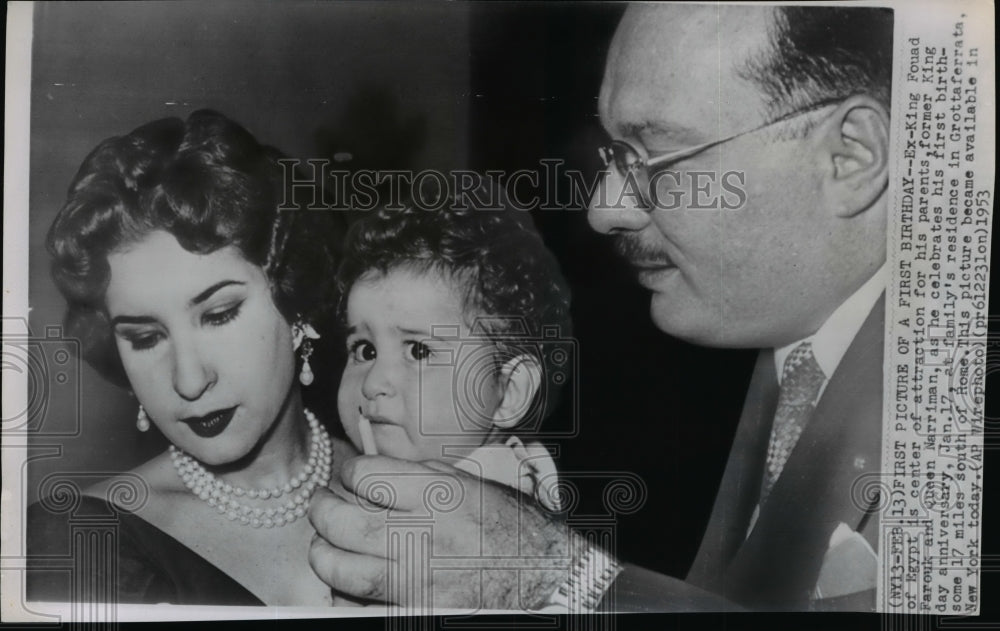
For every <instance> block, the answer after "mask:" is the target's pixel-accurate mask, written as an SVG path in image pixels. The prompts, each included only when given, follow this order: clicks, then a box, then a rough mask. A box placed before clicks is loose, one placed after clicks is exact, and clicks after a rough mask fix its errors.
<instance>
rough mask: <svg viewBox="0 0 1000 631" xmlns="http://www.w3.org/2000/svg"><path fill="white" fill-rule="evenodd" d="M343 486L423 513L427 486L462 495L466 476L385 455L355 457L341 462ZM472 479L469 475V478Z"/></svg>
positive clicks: (375, 500) (362, 495)
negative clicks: (446, 489)
mask: <svg viewBox="0 0 1000 631" xmlns="http://www.w3.org/2000/svg"><path fill="white" fill-rule="evenodd" d="M341 476H342V479H343V483H344V486H345V487H346V488H347V489H348V490H349V491H352V492H354V493H355V494H356V495H357V496H358V497H360V498H363V499H365V500H367V501H369V502H371V503H373V504H377V505H379V506H384V507H386V508H391V509H395V510H401V511H407V510H409V511H414V510H419V511H421V512H426V510H427V503H426V501H425V497H426V495H427V493H428V487H437V488H438V489H440V488H441V487H442V485H445V486H446V487H448V488H449V489H450V491H451V493H452V494H453V496H454V497H461V496H464V494H465V489H464V488H463V487H464V486H465V485H466V481H465V479H466V478H468V476H462V475H461V474H459V473H458V470H457V469H454V468H453V467H447V465H445V466H444V467H441V466H440V465H438V466H436V467H433V468H432V467H429V466H427V465H425V464H422V463H418V462H409V461H407V460H397V459H395V458H389V457H387V456H358V457H357V458H352V459H351V460H348V461H347V462H345V463H344V467H343V469H342V471H341ZM468 479H471V478H468Z"/></svg>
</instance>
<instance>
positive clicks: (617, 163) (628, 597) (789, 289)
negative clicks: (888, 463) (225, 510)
mask: <svg viewBox="0 0 1000 631" xmlns="http://www.w3.org/2000/svg"><path fill="white" fill-rule="evenodd" d="M891 37H892V14H891V12H888V11H884V10H880V9H871V8H850V9H846V10H841V9H828V8H816V7H809V8H801V9H798V8H794V7H787V8H781V9H774V8H769V7H761V6H747V5H743V6H738V5H737V6H730V5H710V6H693V5H655V4H641V5H634V6H631V7H630V8H629V10H628V11H627V12H626V14H625V17H624V19H623V20H622V22H621V24H620V25H619V27H618V30H617V32H616V35H615V38H614V41H613V43H612V46H611V49H610V51H609V54H608V61H607V66H606V71H605V76H604V82H603V84H602V87H601V92H600V99H599V113H600V117H601V122H602V124H603V126H604V128H605V129H606V131H607V132H608V134H609V136H610V138H611V144H610V145H609V146H608V147H605V148H604V149H603V150H602V152H601V153H602V155H603V156H604V158H605V160H606V163H607V171H606V173H605V178H604V181H603V185H604V186H603V189H601V190H599V193H598V195H597V196H595V200H594V202H593V203H592V207H591V209H590V211H589V214H588V218H589V221H590V223H591V225H592V226H593V227H594V228H595V229H596V230H598V231H600V232H603V233H606V234H608V235H611V237H612V239H613V240H614V243H615V246H616V248H617V249H618V250H619V251H620V253H621V254H622V255H623V256H625V257H626V258H627V259H628V260H629V262H630V263H631V264H632V265H633V266H634V267H635V268H636V271H637V273H638V280H639V282H640V283H641V284H642V285H643V286H644V287H646V288H647V289H649V290H650V291H651V293H652V299H651V306H650V313H651V316H652V318H653V321H654V323H655V324H656V325H657V326H658V327H659V328H660V329H661V330H663V331H664V332H666V333H668V334H670V335H674V336H677V337H679V338H682V339H685V340H688V341H691V342H694V343H697V344H702V345H705V346H718V347H734V348H735V347H752V348H760V349H763V350H762V351H761V355H760V359H759V361H758V363H757V366H756V369H755V372H754V376H753V379H752V382H751V385H750V389H749V392H748V394H747V396H746V401H745V405H744V410H743V416H742V418H741V421H740V424H739V427H738V430H737V433H736V436H735V439H734V442H733V447H732V451H731V456H730V459H729V463H728V465H727V467H726V471H725V473H724V475H723V479H722V483H721V486H720V488H719V491H718V494H717V497H716V502H715V506H714V509H713V513H712V516H711V519H710V522H709V525H708V527H707V531H706V533H705V536H704V538H703V541H702V544H701V549H700V551H699V553H698V555H697V558H696V560H695V563H694V566H693V567H692V569H691V571H690V574H689V576H688V578H687V582H686V583H683V582H681V581H678V580H677V579H673V578H670V577H665V576H660V575H657V574H655V573H653V572H649V571H646V570H643V569H641V568H638V567H635V566H625V567H624V569H623V568H622V566H620V565H619V564H618V562H617V561H615V560H614V559H611V558H609V557H608V556H607V555H606V554H604V553H603V552H602V551H601V549H600V548H598V547H596V546H592V545H589V544H587V543H586V542H583V543H581V541H582V539H581V535H580V534H579V533H568V532H567V531H566V529H565V528H563V527H561V526H560V525H559V524H558V522H557V520H554V519H551V518H550V517H547V516H545V515H543V514H541V512H539V511H537V510H534V509H532V508H531V507H530V506H527V505H525V504H523V503H518V502H516V501H514V500H513V499H512V498H511V496H510V495H509V494H508V493H505V492H504V491H502V490H501V489H499V488H496V487H493V486H492V485H488V484H487V485H482V486H480V485H477V484H476V483H474V482H472V481H471V480H469V479H468V478H465V477H464V476H462V474H459V473H457V471H452V470H451V469H449V468H447V467H445V466H444V465H436V464H435V465H432V466H425V465H422V464H416V463H408V462H399V461H395V460H392V459H388V458H384V457H360V458H357V459H354V460H352V461H349V462H348V463H346V464H345V466H344V468H343V471H342V480H343V483H344V486H345V487H346V488H347V489H348V490H349V491H351V492H353V493H354V494H356V495H357V496H358V497H359V498H360V500H359V501H360V503H361V504H362V506H361V507H359V506H358V505H357V504H356V503H353V502H351V501H345V500H342V499H340V498H338V497H335V496H332V495H329V494H324V493H319V494H318V495H317V497H316V498H315V499H314V500H313V506H312V509H311V512H310V517H311V520H312V523H313V525H314V526H315V527H316V529H317V532H318V533H319V536H318V537H317V538H316V539H315V540H314V544H313V546H312V549H311V551H310V559H311V561H312V564H313V568H314V569H315V570H316V571H317V573H318V574H319V575H320V576H321V577H322V578H323V579H324V580H326V581H327V582H328V583H330V584H331V585H332V586H334V587H335V588H336V589H338V590H340V591H342V592H345V593H347V594H353V595H356V596H362V597H365V598H374V599H376V600H389V601H393V602H402V603H406V604H407V605H408V606H410V607H413V606H414V603H417V604H418V605H419V604H420V603H422V602H427V603H432V604H433V606H434V607H435V608H440V607H479V608H486V609H523V608H531V609H535V608H544V607H546V606H547V605H552V606H555V607H556V608H559V607H562V608H563V610H565V608H568V609H570V610H571V611H588V610H591V609H593V608H595V607H597V606H598V605H600V606H602V607H604V608H606V609H615V610H619V611H671V610H673V611H676V610H722V609H727V608H729V607H731V606H732V605H731V604H729V603H737V604H738V605H740V606H744V607H748V608H752V609H778V610H785V609H843V610H871V609H873V608H874V588H875V578H876V556H875V555H876V550H877V549H878V533H877V524H878V515H877V511H876V509H877V507H878V499H877V498H876V497H873V496H872V495H871V494H870V493H866V492H864V490H863V489H860V488H859V484H858V483H859V482H863V481H864V480H866V479H868V478H866V476H871V475H873V474H877V472H878V470H879V463H880V443H881V418H882V398H881V395H882V373H881V366H882V356H883V353H882V346H883V321H884V316H883V298H882V293H883V288H884V284H885V275H886V273H885V267H884V263H885V255H886V212H887V201H886V186H887V179H888V162H889V107H890V103H889V89H890V78H891V51H892V44H891ZM735 184H738V185H739V188H738V189H736V188H734V185H735ZM669 405H670V402H669V401H664V406H665V407H666V406H669ZM691 422H711V419H692V421H691ZM441 473H448V474H454V475H455V476H456V477H459V478H461V479H464V480H466V481H467V482H468V484H466V486H465V495H464V496H463V497H464V501H463V502H461V504H460V505H459V506H458V507H450V508H449V509H448V511H446V512H441V513H439V514H435V515H433V518H434V519H433V528H432V530H431V532H430V534H429V536H430V537H431V538H432V540H433V543H432V545H431V547H432V549H433V553H434V556H435V558H440V559H443V560H447V559H448V558H453V559H458V560H457V561H454V563H453V565H455V569H456V570H457V569H459V568H460V567H465V566H463V565H462V563H466V564H467V565H468V564H469V563H472V564H473V565H475V563H473V561H474V560H475V559H479V562H481V563H487V565H488V564H489V563H488V562H495V563H496V564H497V567H496V568H492V569H490V568H486V569H485V571H480V570H475V571H473V572H461V571H450V572H445V571H440V572H430V571H426V572H425V571H423V570H422V571H420V572H416V573H414V572H413V571H410V572H406V571H403V570H402V569H401V568H404V567H405V566H406V564H407V562H408V560H407V559H405V558H404V557H403V556H402V553H400V552H399V551H398V550H397V551H395V552H394V551H393V550H394V549H392V548H391V546H390V547H387V541H389V539H387V536H388V535H387V527H386V525H385V524H384V523H382V522H380V521H379V520H380V519H384V517H383V516H380V515H378V514H377V512H375V511H372V510H370V509H368V510H366V509H365V508H364V505H365V504H367V503H369V502H371V503H375V504H379V503H381V504H383V505H384V504H385V500H382V501H381V502H380V500H379V497H377V496H378V495H379V492H378V489H376V487H379V488H381V487H380V485H378V484H368V485H367V487H370V488H367V489H366V485H365V482H366V481H368V482H371V481H372V480H378V479H384V478H386V477H391V478H392V480H393V489H394V490H395V493H394V494H393V496H392V502H391V504H392V506H391V507H392V508H393V509H394V515H396V516H397V517H398V516H403V517H405V516H406V515H407V514H408V511H409V512H412V513H413V514H414V515H421V516H423V515H424V514H425V513H426V512H427V507H426V506H425V504H424V503H423V501H422V498H424V497H426V493H425V492H424V491H425V489H424V490H422V487H421V485H422V484H423V485H426V481H425V480H433V476H434V475H435V474H438V475H439V474H441ZM669 508H675V509H676V507H669ZM669 508H668V509H669ZM665 535H669V533H665ZM555 557H560V558H561V557H568V558H570V559H571V564H572V567H571V568H570V571H569V572H567V571H566V568H565V567H562V566H560V567H558V568H556V569H554V570H551V571H550V570H546V569H545V568H544V567H543V566H544V565H545V563H543V561H545V560H546V559H550V558H555ZM555 565H558V563H557V564H555ZM518 568H521V569H518ZM526 568H527V569H526ZM390 577H391V579H392V580H390ZM702 590H704V591H702ZM718 596H721V598H719V597H718ZM557 610H558V609H557Z"/></svg>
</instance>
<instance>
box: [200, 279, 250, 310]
mask: <svg viewBox="0 0 1000 631" xmlns="http://www.w3.org/2000/svg"><path fill="white" fill-rule="evenodd" d="M229 285H246V283H244V282H243V281H239V280H223V281H219V282H217V283H215V284H214V285H212V286H211V287H209V288H208V289H206V290H205V291H203V292H201V293H200V294H198V295H197V296H195V297H194V298H192V299H191V301H190V302H189V303H188V306H190V307H193V306H195V305H197V304H200V303H202V302H205V301H206V300H208V299H209V298H211V297H212V294H214V293H215V292H217V291H219V290H220V289H222V288H223V287H228V286H229Z"/></svg>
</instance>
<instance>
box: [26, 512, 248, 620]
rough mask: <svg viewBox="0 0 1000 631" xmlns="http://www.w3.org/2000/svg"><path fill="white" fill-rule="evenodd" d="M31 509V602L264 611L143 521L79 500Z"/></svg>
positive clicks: (208, 565)
mask: <svg viewBox="0 0 1000 631" xmlns="http://www.w3.org/2000/svg"><path fill="white" fill-rule="evenodd" d="M63 508H64V507H62V506H54V502H52V501H45V500H43V501H42V502H39V503H35V504H32V505H31V506H29V507H28V515H27V529H26V531H27V532H26V534H27V553H28V558H27V584H26V589H27V596H28V600H32V601H47V602H115V603H173V604H178V605H264V603H263V602H262V601H261V600H260V599H259V598H257V597H256V596H254V595H253V594H252V593H251V592H250V591H249V590H247V589H246V588H245V587H243V586H242V585H240V584H239V583H238V582H236V581H235V580H234V579H233V578H232V577H231V576H229V575H228V574H226V573H225V572H223V571H222V570H220V569H219V568H217V567H215V566H214V565H212V564H211V563H209V562H208V561H206V560H205V558H204V557H202V556H200V555H198V554H197V553H196V552H194V551H193V550H191V549H190V548H188V547H187V546H185V545H184V544H182V543H181V542H180V541H178V540H176V539H174V538H173V537H171V536H170V535H168V534H167V533H165V532H163V531H162V530H160V529H159V528H157V527H156V526H154V525H152V524H150V523H149V522H147V521H145V520H144V519H142V518H140V517H139V516H138V515H136V514H134V513H132V512H130V511H127V510H124V509H122V508H121V507H119V506H117V505H115V504H112V503H110V502H108V501H106V500H103V499H99V498H96V497H90V496H86V495H81V496H78V497H77V498H76V499H75V501H74V503H73V506H71V507H69V509H68V510H63Z"/></svg>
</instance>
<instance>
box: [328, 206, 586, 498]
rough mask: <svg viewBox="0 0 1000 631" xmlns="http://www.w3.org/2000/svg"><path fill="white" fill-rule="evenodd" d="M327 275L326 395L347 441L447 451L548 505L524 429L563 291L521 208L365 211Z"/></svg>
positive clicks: (548, 479) (417, 451)
mask: <svg viewBox="0 0 1000 631" xmlns="http://www.w3.org/2000/svg"><path fill="white" fill-rule="evenodd" d="M337 280H338V286H339V288H340V290H341V304H340V307H339V317H340V319H341V322H342V324H343V325H344V326H345V329H346V336H347V337H346V339H347V350H348V358H347V363H346V365H345V367H344V373H343V377H342V379H341V382H340V390H339V392H338V395H337V405H338V410H339V412H340V419H341V422H342V423H343V425H344V429H345V430H346V433H347V435H348V437H349V438H350V440H351V441H352V442H353V443H354V445H355V447H356V448H358V449H359V450H364V451H365V452H366V453H379V454H383V455H388V456H393V457H396V458H402V459H406V460H413V461H420V460H431V459H432V460H439V461H444V462H448V463H451V464H453V465H455V466H456V467H459V468H461V469H463V470H466V471H468V472H470V473H473V474H475V475H478V476H480V477H483V478H487V479H490V480H494V481H496V482H500V483H502V484H506V485H508V486H511V487H513V488H516V489H519V490H520V491H522V492H524V493H527V494H530V495H533V496H534V497H535V498H536V499H537V500H538V501H539V502H540V503H541V504H542V505H544V506H546V507H548V508H550V509H552V510H558V501H557V498H556V497H555V493H554V492H553V489H554V486H555V483H556V471H555V465H554V463H553V461H552V458H551V457H550V455H549V452H548V450H547V449H546V448H545V447H544V446H542V445H541V444H539V443H538V442H536V441H535V440H532V436H533V435H536V434H537V433H538V428H539V426H540V425H541V422H542V421H543V420H544V419H545V417H546V416H548V414H549V413H550V412H551V411H552V409H553V408H554V407H555V405H556V404H557V403H558V390H559V386H560V385H561V384H560V383H559V382H560V380H561V374H560V375H556V373H555V371H553V370H550V369H549V366H547V363H548V362H549V361H550V360H551V357H550V355H551V354H552V350H553V347H554V345H559V344H563V345H564V344H565V343H566V340H567V338H568V336H569V335H570V319H569V291H568V289H567V287H566V283H565V280H564V279H563V278H562V275H561V273H560V272H559V266H558V263H557V262H556V260H555V258H554V257H553V255H552V253H551V252H549V250H548V249H546V247H545V244H544V243H543V242H542V240H541V238H540V237H539V235H538V233H537V232H536V231H535V229H534V226H533V225H532V224H531V219H530V216H529V215H527V214H526V213H522V212H514V211H510V210H503V211H497V210H477V209H474V208H473V209H453V208H447V209H443V210H439V211H428V210H414V209H408V210H405V211H386V210H382V211H378V212H373V213H371V214H369V215H366V216H365V217H364V218H362V219H360V220H359V221H358V222H357V223H356V224H355V225H354V226H353V227H352V229H351V231H350V233H349V234H348V237H347V242H346V247H345V252H344V258H343V263H342V264H341V267H340V270H339V272H338V279H337Z"/></svg>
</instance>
